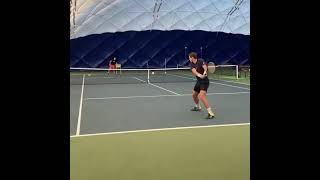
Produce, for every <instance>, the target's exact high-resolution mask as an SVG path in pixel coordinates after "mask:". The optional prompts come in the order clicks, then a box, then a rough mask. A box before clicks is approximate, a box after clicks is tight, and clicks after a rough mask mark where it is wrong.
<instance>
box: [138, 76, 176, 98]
mask: <svg viewBox="0 0 320 180" xmlns="http://www.w3.org/2000/svg"><path fill="white" fill-rule="evenodd" d="M133 78H134V79H137V80H139V81H142V82H145V83H147V82H146V81H144V80H142V79H139V78H137V77H133ZM149 84H150V85H152V86H155V87H157V88H160V89H162V90H165V91H168V92H170V93H173V94H175V95H179V96H180V94H178V93H176V92H173V91H170V90H168V89H166V88H163V87H160V86H157V85H155V84H152V83H149Z"/></svg>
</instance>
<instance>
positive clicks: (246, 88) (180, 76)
mask: <svg viewBox="0 0 320 180" xmlns="http://www.w3.org/2000/svg"><path fill="white" fill-rule="evenodd" d="M169 75H170V76H177V77H181V78H185V79H194V78H189V77H185V76H179V75H175V74H169ZM210 83H212V84H220V85H223V86H229V87H234V88H239V89H246V90H250V88H245V87H239V86H233V85H230V84H223V83H217V82H211V81H210Z"/></svg>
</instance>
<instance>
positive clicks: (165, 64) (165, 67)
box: [164, 58, 167, 74]
mask: <svg viewBox="0 0 320 180" xmlns="http://www.w3.org/2000/svg"><path fill="white" fill-rule="evenodd" d="M164 73H165V74H166V73H167V58H164Z"/></svg>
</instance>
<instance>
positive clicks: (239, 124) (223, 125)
mask: <svg viewBox="0 0 320 180" xmlns="http://www.w3.org/2000/svg"><path fill="white" fill-rule="evenodd" d="M247 125H250V123H238V124H220V125H207V126H189V127H175V128H161V129H145V130H134V131H120V132H109V133H96V134H83V135H79V136H70V138H76V137H86V136H100V135H112V134H128V133H137V132H154V131H167V130H179V129H196V128H208V127H227V126H247Z"/></svg>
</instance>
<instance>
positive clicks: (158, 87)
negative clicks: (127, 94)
mask: <svg viewBox="0 0 320 180" xmlns="http://www.w3.org/2000/svg"><path fill="white" fill-rule="evenodd" d="M149 84H150V85H152V86H155V87H157V88H160V89H162V90H165V91H168V92H171V93H173V94H175V95H178V96H181V94H178V93H176V92H173V91H170V90H168V89H166V88H163V87H160V86H157V85H155V84H152V83H149Z"/></svg>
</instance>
